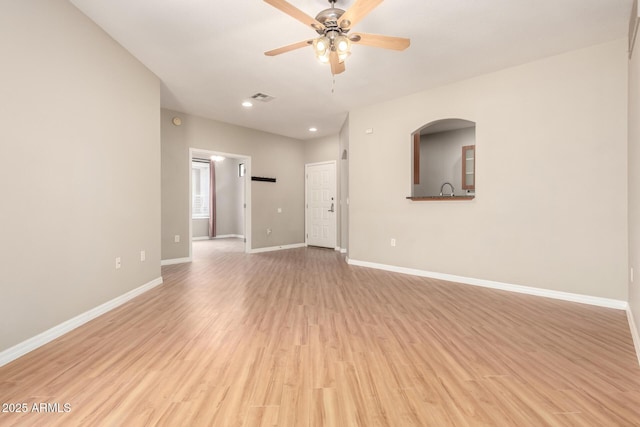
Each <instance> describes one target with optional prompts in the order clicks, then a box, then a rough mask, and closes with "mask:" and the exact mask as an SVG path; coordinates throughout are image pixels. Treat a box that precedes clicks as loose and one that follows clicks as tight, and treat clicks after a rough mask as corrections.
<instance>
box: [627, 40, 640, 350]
mask: <svg viewBox="0 0 640 427" xmlns="http://www.w3.org/2000/svg"><path fill="white" fill-rule="evenodd" d="M639 44H640V43H639V42H638V41H636V44H635V47H634V52H633V55H632V56H631V60H630V61H629V120H628V124H629V163H628V170H629V266H630V267H632V268H633V269H634V281H633V282H631V281H629V306H630V309H631V312H632V313H633V318H634V320H635V324H636V327H640V120H638V117H640V48H638V45H639ZM636 346H637V347H636V348H640V343H638V342H636ZM638 357H640V354H639V355H638Z"/></svg>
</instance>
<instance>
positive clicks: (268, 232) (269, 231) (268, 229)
mask: <svg viewBox="0 0 640 427" xmlns="http://www.w3.org/2000/svg"><path fill="white" fill-rule="evenodd" d="M270 234H271V229H270V228H267V236H269V235H270Z"/></svg>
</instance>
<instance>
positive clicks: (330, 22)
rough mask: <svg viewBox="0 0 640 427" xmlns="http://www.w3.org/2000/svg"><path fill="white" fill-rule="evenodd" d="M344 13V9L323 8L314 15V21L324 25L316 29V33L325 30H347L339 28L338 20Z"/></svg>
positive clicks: (324, 31) (321, 32) (322, 32)
mask: <svg viewBox="0 0 640 427" xmlns="http://www.w3.org/2000/svg"><path fill="white" fill-rule="evenodd" d="M342 15H344V10H342V9H338V8H337V7H332V8H329V9H325V10H323V11H321V12H320V13H318V15H316V21H318V22H319V23H321V24H322V25H324V27H325V28H321V29H316V32H317V33H318V34H325V33H326V32H327V31H339V32H341V33H343V32H344V33H346V32H347V31H349V30H346V29H343V28H339V27H338V20H339V19H340V17H341V16H342Z"/></svg>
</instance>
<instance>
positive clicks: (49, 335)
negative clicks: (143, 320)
mask: <svg viewBox="0 0 640 427" xmlns="http://www.w3.org/2000/svg"><path fill="white" fill-rule="evenodd" d="M161 284H162V277H158V278H156V279H153V280H152V281H150V282H149V283H146V284H144V285H142V286H140V287H138V288H135V289H133V290H131V291H129V292H127V293H125V294H122V295H120V296H119V297H116V298H114V299H112V300H111V301H107V302H106V303H104V304H101V305H99V306H97V307H95V308H92V309H91V310H89V311H86V312H84V313H82V314H80V315H78V316H76V317H74V318H72V319H69V320H67V321H66V322H63V323H60V324H59V325H57V326H54V327H53V328H51V329H48V330H46V331H44V332H42V333H40V334H38V335H36V336H34V337H32V338H29V339H28V340H25V341H22V342H21V343H19V344H16V345H14V346H13V347H10V348H8V349H7V350H4V351H3V352H1V353H0V366H4V365H6V364H7V363H9V362H11V361H13V360H15V359H17V358H18V357H20V356H23V355H25V354H27V353H29V352H30V351H33V350H35V349H37V348H38V347H41V346H43V345H45V344H47V343H49V342H51V341H53V340H55V339H56V338H58V337H60V336H62V335H64V334H66V333H68V332H71V331H72V330H74V329H76V328H77V327H79V326H82V325H84V324H85V323H87V322H89V321H90V320H93V319H95V318H96V317H98V316H100V315H102V314H104V313H106V312H108V311H111V310H113V309H114V308H116V307H119V306H121V305H122V304H124V303H126V302H128V301H129V300H131V299H133V298H135V297H137V296H138V295H140V294H143V293H144V292H147V291H149V290H150V289H153V288H155V287H156V286H158V285H161Z"/></svg>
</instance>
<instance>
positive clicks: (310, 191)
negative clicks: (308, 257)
mask: <svg viewBox="0 0 640 427" xmlns="http://www.w3.org/2000/svg"><path fill="white" fill-rule="evenodd" d="M305 172H306V191H305V194H306V199H307V200H306V214H305V218H306V229H307V230H306V235H307V245H310V246H322V247H325V248H331V249H334V248H335V247H336V230H337V211H338V203H337V197H336V162H335V161H334V162H326V163H312V164H308V165H306V166H305Z"/></svg>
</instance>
